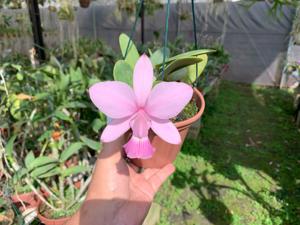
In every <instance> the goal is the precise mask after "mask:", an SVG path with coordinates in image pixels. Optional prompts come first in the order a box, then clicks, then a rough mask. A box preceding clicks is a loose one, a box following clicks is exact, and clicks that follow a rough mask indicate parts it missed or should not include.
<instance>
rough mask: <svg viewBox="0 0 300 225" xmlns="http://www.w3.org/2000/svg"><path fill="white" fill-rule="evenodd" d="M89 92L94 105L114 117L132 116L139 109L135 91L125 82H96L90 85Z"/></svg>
mask: <svg viewBox="0 0 300 225" xmlns="http://www.w3.org/2000/svg"><path fill="white" fill-rule="evenodd" d="M89 94H90V98H91V100H92V102H93V103H94V105H95V106H97V108H98V109H99V110H100V111H102V112H103V113H105V114H106V115H107V116H109V117H111V118H113V119H120V118H125V117H128V116H131V115H133V114H134V113H135V112H136V110H137V106H136V103H135V95H134V92H133V90H132V89H131V88H130V87H129V86H128V85H127V84H125V83H123V82H119V81H106V82H100V83H96V84H94V85H93V86H92V87H90V89H89Z"/></svg>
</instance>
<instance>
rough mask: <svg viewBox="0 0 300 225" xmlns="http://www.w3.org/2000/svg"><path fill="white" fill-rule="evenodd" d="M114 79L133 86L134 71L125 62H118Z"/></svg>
mask: <svg viewBox="0 0 300 225" xmlns="http://www.w3.org/2000/svg"><path fill="white" fill-rule="evenodd" d="M113 74H114V79H115V80H116V81H122V82H124V83H126V84H128V85H129V86H132V78H133V70H132V68H131V67H130V65H129V64H128V63H127V62H126V61H124V60H118V61H117V62H116V64H115V66H114V72H113Z"/></svg>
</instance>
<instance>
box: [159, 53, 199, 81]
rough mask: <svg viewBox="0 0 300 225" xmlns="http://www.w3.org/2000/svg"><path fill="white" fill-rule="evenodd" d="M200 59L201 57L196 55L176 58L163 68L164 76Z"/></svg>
mask: <svg viewBox="0 0 300 225" xmlns="http://www.w3.org/2000/svg"><path fill="white" fill-rule="evenodd" d="M200 61H201V59H200V58H198V57H189V58H181V59H176V60H174V61H173V62H171V63H170V64H169V65H168V66H167V67H166V68H165V76H166V77H167V76H168V74H170V73H172V72H173V71H175V70H178V69H181V68H183V67H186V66H189V65H193V64H195V63H198V62H200Z"/></svg>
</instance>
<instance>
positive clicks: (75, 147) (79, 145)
mask: <svg viewBox="0 0 300 225" xmlns="http://www.w3.org/2000/svg"><path fill="white" fill-rule="evenodd" d="M83 146H84V143H82V142H75V143H72V144H71V145H70V146H69V147H68V148H67V149H66V150H64V151H63V152H62V153H61V155H60V158H59V161H60V162H65V161H66V160H67V159H68V158H70V157H71V156H72V155H74V154H75V153H77V152H78V151H79V149H81V148H82V147H83Z"/></svg>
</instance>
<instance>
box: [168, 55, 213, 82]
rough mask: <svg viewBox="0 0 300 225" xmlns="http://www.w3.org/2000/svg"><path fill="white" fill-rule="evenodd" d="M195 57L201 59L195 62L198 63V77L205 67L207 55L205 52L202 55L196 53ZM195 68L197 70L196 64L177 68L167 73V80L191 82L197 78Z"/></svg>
mask: <svg viewBox="0 0 300 225" xmlns="http://www.w3.org/2000/svg"><path fill="white" fill-rule="evenodd" d="M197 58H199V59H200V60H201V61H200V62H199V63H198V64H197V65H198V77H199V76H200V75H201V74H202V72H203V70H204V69H205V66H206V64H207V60H208V57H207V55H206V54H204V55H198V56H197ZM174 62H175V61H174ZM171 64H172V63H171ZM171 64H170V65H171ZM196 70H197V69H196V64H193V65H190V66H187V67H184V68H181V69H179V70H175V71H173V72H172V73H170V74H168V76H167V80H168V81H178V80H180V81H182V82H185V83H188V84H192V83H194V82H195V81H196V78H197V75H196Z"/></svg>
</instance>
